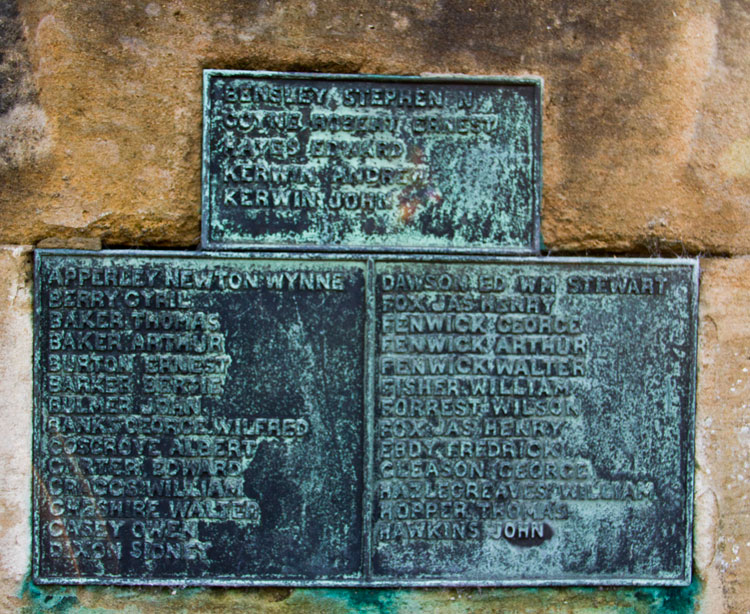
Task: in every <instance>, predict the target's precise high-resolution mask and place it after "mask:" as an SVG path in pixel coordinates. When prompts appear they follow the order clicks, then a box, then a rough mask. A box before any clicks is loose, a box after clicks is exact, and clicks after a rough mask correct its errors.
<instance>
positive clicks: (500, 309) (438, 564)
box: [33, 251, 698, 611]
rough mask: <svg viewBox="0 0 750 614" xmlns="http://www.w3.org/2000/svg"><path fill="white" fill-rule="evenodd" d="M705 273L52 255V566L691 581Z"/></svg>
mask: <svg viewBox="0 0 750 614" xmlns="http://www.w3.org/2000/svg"><path fill="white" fill-rule="evenodd" d="M697 268H698V267H697V262H695V261H692V260H671V261H670V260H656V259H652V260H636V259H631V260H628V259H621V260H606V261H605V260H593V259H569V258H559V259H554V260H552V259H539V258H513V259H510V258H506V259H503V258H491V259H490V258H486V257H479V256H463V257H461V258H457V257H448V256H441V257H436V256H406V255H401V256H398V255H394V256H385V255H377V256H371V257H366V256H357V255H349V256H333V255H321V256H312V255H303V254H297V255H294V254H281V255H277V256H268V255H263V254H247V255H242V254H208V253H206V254H197V255H196V254H178V253H169V252H161V253H159V252H151V253H137V254H136V253H132V252H131V253H128V252H125V253H122V252H120V253H117V252H98V253H81V252H79V253H75V252H65V251H61V252H57V251H39V252H37V257H36V265H35V301H36V303H35V382H34V393H35V394H34V410H35V417H34V477H35V480H34V517H33V542H34V557H33V572H34V578H35V581H36V582H38V583H93V584H106V583H122V584H172V585H194V586H200V585H236V586H251V585H274V586H277V587H293V586H296V587H305V586H308V587H311V586H328V587H334V586H336V587H341V586H361V587H393V586H433V587H435V586H439V587H445V586H500V585H510V586H516V585H525V586H544V585H570V584H581V585H600V584H603V585H607V584H609V585H625V584H636V585H643V586H649V585H654V584H660V585H686V584H689V582H690V570H691V560H692V554H691V535H692V497H693V421H694V399H695V336H696V304H697V272H698V271H697ZM650 591H651V589H646V588H644V589H643V590H642V591H641V592H638V591H631V592H630V593H628V594H630V595H635V596H636V598H637V599H641V597H642V600H646V601H647V600H649V599H651V600H654V599H657V598H661V597H658V595H662V594H663V593H653V592H650ZM52 594H53V595H54V594H56V593H52ZM195 594H196V595H202V594H204V593H195ZM206 594H208V593H206ZM253 594H255V593H253ZM274 594H275V593H274ZM506 594H508V593H502V592H501V593H497V596H498V597H502V596H504V595H506ZM528 594H532V593H528ZM545 594H550V595H552V594H553V593H545ZM574 594H576V595H583V594H586V593H574ZM608 594H610V595H615V594H618V593H616V592H613V593H608ZM664 594H666V593H664ZM670 594H671V593H670ZM678 594H682V593H674V595H678ZM66 595H67V593H66ZM258 595H261V597H258V598H259V599H261V598H262V595H263V594H262V593H258ZM388 595H390V596H391V597H392V600H391V601H389V602H388V603H387V604H386V603H385V602H384V601H383V600H384V599H385V598H386V596H388ZM425 595H429V594H425ZM425 595H419V594H417V593H408V592H398V591H388V592H384V593H374V592H367V591H365V592H351V591H350V592H338V591H332V592H330V591H329V592H311V593H307V592H295V593H294V594H293V596H290V597H289V599H288V601H289V603H290V604H292V603H297V602H298V601H299V602H300V603H301V602H302V601H304V600H305V599H309V600H312V601H311V603H313V602H314V603H316V604H318V605H319V604H320V602H321V600H325V599H332V600H333V601H332V603H333V602H338V601H341V600H342V599H343V600H344V601H346V600H352V599H355V600H356V599H359V600H360V602H361V603H360V604H359V605H360V607H362V608H367V609H369V610H372V608H375V607H378V608H381V606H382V607H388V608H391V610H392V611H401V610H399V608H402V607H403V608H404V610H403V611H408V609H407V608H408V607H416V606H414V605H413V604H414V603H416V601H418V600H419V599H428V600H429V598H428V597H426V596H425ZM654 595H657V596H654ZM337 596H338V597H337ZM248 598H250V597H248ZM60 599H61V602H60V603H63V602H65V603H67V602H68V601H70V600H69V599H68V598H67V597H66V596H64V595H63V596H61V597H60ZM477 599H479V596H478V595H477ZM66 600H67V601H66ZM295 600H296V601H295ZM337 600H338V601H337ZM367 600H374V601H372V602H371V603H365V602H366V601H367ZM678 601H679V599H677V597H674V599H673V600H672V601H670V603H674V604H677V605H674V607H675V608H677V607H678V606H679V604H678ZM409 604H412V605H409ZM318 605H316V606H315V607H318ZM332 607H333V606H332ZM341 607H342V608H343V607H354V606H353V605H352V604H351V603H350V604H349V605H348V606H347V605H346V604H342V606H341ZM618 607H619V606H618ZM649 607H650V606H649ZM670 607H672V606H670ZM292 611H293V610H292ZM312 611H314V610H312ZM331 611H335V609H334V610H331ZM342 611H343V610H342ZM373 611H376V610H373ZM634 611H648V609H647V608H646V607H645V606H644V607H643V608H642V609H641V610H634ZM667 611H668V610H667Z"/></svg>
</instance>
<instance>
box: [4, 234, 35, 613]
mask: <svg viewBox="0 0 750 614" xmlns="http://www.w3.org/2000/svg"><path fill="white" fill-rule="evenodd" d="M0 348H2V352H1V353H0V424H2V431H3V436H2V437H0V465H2V468H3V477H2V481H1V483H2V485H1V486H0V611H3V612H15V611H17V608H18V606H19V604H20V600H19V597H20V590H21V586H22V580H23V578H24V575H25V574H26V573H27V572H28V566H29V553H30V549H31V536H30V522H29V515H30V514H31V252H30V251H29V249H28V248H23V247H0Z"/></svg>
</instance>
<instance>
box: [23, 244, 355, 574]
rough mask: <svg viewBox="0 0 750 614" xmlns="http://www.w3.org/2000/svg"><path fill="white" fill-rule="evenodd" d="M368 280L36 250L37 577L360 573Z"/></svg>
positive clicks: (207, 260)
mask: <svg viewBox="0 0 750 614" xmlns="http://www.w3.org/2000/svg"><path fill="white" fill-rule="evenodd" d="M365 278H366V271H365V269H364V264H363V263H357V262H344V261H341V260H338V261H330V260H325V259H309V258H308V259H299V260H295V259H286V260H281V259H263V258H248V257H244V258H242V259H237V258H233V257H231V256H216V255H212V256H195V255H191V256H190V257H189V258H188V257H185V256H182V257H180V256H175V255H174V254H173V253H172V254H169V255H159V254H156V253H152V254H148V255H143V253H140V254H139V255H137V256H136V255H132V254H128V253H127V252H124V253H123V254H122V255H113V254H111V253H109V254H101V255H97V254H91V253H75V252H53V251H47V252H45V251H39V252H37V255H36V262H35V290H36V291H35V383H34V394H35V401H34V402H35V407H34V411H35V417H34V515H33V524H34V527H33V531H34V578H35V581H37V582H43V583H55V582H65V583H71V582H77V583H102V582H116V583H121V584H128V583H132V584H144V583H148V582H149V581H152V582H155V583H159V584H165V583H174V584H223V585H227V584H233V583H236V584H252V583H253V582H260V581H261V580H262V583H264V584H272V583H274V582H278V583H284V584H287V585H289V584H294V583H295V582H298V583H300V584H307V583H309V581H310V580H312V579H317V580H324V581H328V582H333V583H336V582H337V581H342V582H351V581H352V580H356V579H359V578H361V577H362V571H363V570H362V560H363V557H362V526H363V522H362V500H363V466H362V464H363V461H362V459H363V457H364V454H363V446H364V443H363V442H364V437H365V434H364V425H363V415H364V411H363V403H364V394H365V391H364V389H363V383H362V382H363V381H365V377H364V373H363V371H364V368H365V359H364V356H363V348H364V347H365V343H364V334H365V330H364V329H365V321H364V319H365V318H364V313H365V309H364V300H365V298H364V297H365Z"/></svg>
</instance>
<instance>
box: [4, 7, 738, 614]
mask: <svg viewBox="0 0 750 614" xmlns="http://www.w3.org/2000/svg"><path fill="white" fill-rule="evenodd" d="M749 29H750V4H748V3H747V2H746V1H743V0H714V1H709V0H705V1H704V0H695V1H690V0H662V1H660V2H648V1H643V0H621V1H620V2H611V3H609V2H580V3H571V2H562V1H560V0H551V1H548V2H540V1H538V0H530V1H528V2H504V3H500V2H490V1H488V0H463V1H460V2H459V1H456V0H413V1H406V0H386V1H383V2H354V3H344V2H337V1H335V0H291V1H289V2H281V1H274V0H244V1H240V0H218V1H217V2H212V3H209V2H199V1H198V0H174V1H165V0H155V1H153V2H151V1H149V0H129V1H127V2H126V1H124V0H123V1H119V2H105V1H103V0H76V2H66V3H64V2H59V1H56V0H6V1H5V2H3V3H2V4H0V211H1V212H2V220H3V221H2V223H1V224H0V244H2V245H3V246H2V247H1V248H0V271H1V272H2V274H1V275H0V313H1V314H2V315H1V316H0V347H2V350H3V352H2V355H1V357H0V416H2V425H3V437H2V438H0V459H1V462H2V464H3V468H4V478H3V480H2V482H0V608H1V609H2V610H3V611H8V612H14V611H26V612H43V611H49V612H63V611H64V612H120V611H122V612H167V611H170V612H171V611H199V612H212V611H216V612H220V611H221V612H262V613H266V612H268V613H293V612H294V613H296V612H306V613H307V612H321V613H322V612H326V613H328V612H331V613H338V612H341V613H343V612H368V613H370V612H372V613H383V614H385V613H387V614H396V613H399V614H401V613H404V614H405V613H412V612H443V613H445V614H459V613H461V614H468V613H469V612H472V613H474V614H480V613H481V614H484V613H487V614H489V613H490V612H492V613H495V612H524V613H535V612H571V613H583V612H587V613H588V612H597V613H604V612H608V613H610V612H611V613H614V612H623V613H624V612H638V613H646V612H654V613H656V612H692V611H696V612H697V611H700V612H705V613H710V614H713V613H722V612H726V613H735V612H744V611H748V610H750V588H748V587H749V586H750V585H749V583H748V580H750V499H748V497H749V495H748V494H747V492H748V481H750V418H748V417H746V415H747V414H748V411H750V410H749V409H748V402H747V401H746V398H747V395H748V394H750V371H748V369H750V308H749V307H750V299H749V298H748V290H750V281H747V280H748V279H750V259H748V258H747V257H746V255H748V254H750V232H747V229H748V228H750V62H748V58H749V57H750V36H748V34H747V32H748V31H749ZM209 67H211V68H243V69H269V70H297V71H326V72H351V73H356V72H361V73H387V74H421V73H466V74H508V75H538V76H541V77H543V78H544V81H545V90H544V194H543V204H542V211H543V224H542V231H543V238H544V242H545V246H546V249H547V250H549V251H550V252H551V253H558V254H559V253H575V254H581V255H583V254H589V255H591V254H595V255H599V256H607V255H662V256H671V255H700V256H702V260H701V267H702V270H703V273H702V281H701V302H700V355H699V386H698V415H697V421H696V426H697V437H696V441H697V450H696V465H697V476H696V531H695V564H694V570H695V580H694V582H693V585H692V586H690V587H688V588H684V589H656V588H638V589H619V590H618V589H601V590H597V589H575V588H571V589H543V590H530V589H503V590H473V589H472V590H469V589H464V590H418V591H417V590H415V591H408V590H396V591H394V590H286V589H267V590H199V589H190V590H176V591H175V590H166V589H153V590H151V589H149V590H137V589H114V588H81V589H61V590H41V589H38V588H37V587H34V586H33V585H31V584H30V583H29V579H28V573H29V551H30V543H29V542H30V537H29V513H30V479H31V475H30V474H31V460H30V431H31V266H30V264H31V256H30V254H31V251H30V249H31V247H32V246H34V245H38V244H39V243H40V242H43V244H44V245H47V246H70V247H76V246H83V247H92V246H93V247H95V246H98V245H99V244H102V245H104V246H106V247H123V246H129V247H180V248H191V247H194V246H196V245H197V243H198V239H199V203H200V159H201V128H200V126H201V71H202V69H203V68H209Z"/></svg>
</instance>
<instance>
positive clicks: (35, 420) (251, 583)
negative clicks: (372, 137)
mask: <svg viewBox="0 0 750 614" xmlns="http://www.w3.org/2000/svg"><path fill="white" fill-rule="evenodd" d="M45 256H85V257H90V258H96V257H117V256H126V257H127V256H130V257H144V258H188V259H215V260H229V261H231V260H279V261H282V260H284V259H287V258H288V259H290V260H322V261H325V260H330V261H333V262H335V261H341V260H354V261H359V262H362V263H363V264H365V266H366V270H367V273H368V275H367V277H366V279H365V288H366V294H365V305H364V308H365V310H366V311H367V313H366V324H365V353H366V356H365V369H364V373H365V377H366V379H367V381H366V382H365V394H364V398H365V404H366V406H365V407H364V408H363V411H364V412H365V441H364V448H365V450H364V452H365V455H366V457H367V456H369V458H365V463H364V470H363V471H364V480H365V484H364V489H363V497H364V498H365V499H367V498H368V494H369V488H368V480H369V483H370V484H371V483H372V479H373V478H372V476H371V475H368V471H371V470H372V468H371V467H370V469H369V470H368V464H370V465H371V464H372V462H373V458H374V457H373V454H372V446H373V445H374V433H372V429H370V428H369V427H368V423H369V422H368V421H369V420H370V418H371V416H370V415H369V414H368V411H372V409H370V410H368V406H369V407H370V408H372V406H373V403H372V396H371V395H372V394H373V393H374V391H373V387H374V379H375V378H374V376H373V374H372V373H371V369H372V368H373V365H372V364H370V361H371V357H370V354H372V353H373V352H372V350H371V349H370V350H368V343H369V342H368V338H369V337H370V335H371V333H372V332H373V331H374V326H375V323H374V320H373V317H372V315H373V312H374V309H375V302H374V294H373V293H372V292H371V290H372V289H373V288H372V284H374V279H373V276H372V274H371V273H372V272H373V270H374V263H375V262H376V261H383V262H410V261H417V262H420V263H429V262H436V263H439V262H444V263H453V264H478V265H479V264H490V265H491V264H508V265H516V264H536V265H539V264H543V263H549V264H562V265H565V264H568V265H570V264H574V265H575V264H581V265H589V264H590V265H605V266H607V265H608V266H618V265H636V266H637V265H642V266H643V265H645V266H650V267H655V268H656V267H665V266H666V267H670V268H671V267H674V266H684V267H689V268H691V269H692V272H691V276H690V284H689V285H688V287H687V289H688V292H689V296H688V303H689V306H690V310H689V312H688V313H686V314H685V316H686V317H687V318H689V325H690V328H691V329H692V330H691V331H690V334H689V341H690V345H691V353H690V359H691V361H692V364H691V369H690V373H689V375H690V377H689V381H690V387H689V390H688V391H687V398H688V405H687V406H686V407H685V414H686V416H685V417H686V420H687V422H686V424H685V427H686V433H687V438H686V441H685V442H684V445H685V446H686V447H687V451H688V454H687V463H686V465H687V466H686V467H685V471H686V476H685V495H686V497H685V499H686V505H687V509H686V514H685V535H684V539H685V548H684V550H683V554H684V560H683V566H682V569H681V572H682V573H681V575H680V576H679V577H674V578H666V579H656V578H644V577H636V576H634V577H630V578H625V577H619V578H615V577H597V578H592V577H578V578H576V577H569V576H568V577H551V578H544V579H541V578H525V579H524V578H514V579H509V578H505V579H503V578H499V579H497V580H495V581H492V582H490V581H487V580H470V579H465V580H456V579H450V578H448V579H440V578H423V579H416V578H401V579H398V580H397V579H395V578H393V579H387V578H386V579H383V578H373V577H372V576H371V575H370V577H369V578H368V577H367V576H368V574H369V571H370V566H371V555H370V557H369V562H368V559H367V558H366V557H367V555H366V552H370V553H371V548H370V547H369V545H368V544H367V541H366V540H367V539H368V537H367V536H368V535H369V534H370V533H371V527H368V524H371V523H370V522H369V521H368V518H367V516H366V514H368V513H370V508H369V507H368V503H367V501H366V500H365V502H364V503H365V505H364V506H363V522H364V524H365V529H366V530H365V532H364V533H365V534H364V535H363V542H364V544H363V545H364V548H363V559H364V560H363V564H362V570H363V571H362V574H361V576H360V577H352V578H351V579H344V578H342V579H305V580H302V579H278V578H277V579H274V578H262V579H261V578H250V579H242V580H240V579H236V578H226V577H225V578H221V577H214V578H184V579H170V578H155V579H136V578H122V577H117V576H113V575H102V576H101V577H96V578H92V577H85V578H81V577H78V578H75V577H70V578H57V577H44V576H42V575H40V569H39V566H40V561H41V553H40V552H39V546H40V541H41V540H40V538H39V536H38V532H39V530H40V523H39V522H38V515H37V512H38V507H39V503H40V498H39V497H38V496H37V491H38V489H39V484H38V481H37V478H36V475H35V473H34V472H33V471H32V483H31V495H32V501H31V579H32V581H33V582H34V583H36V584H39V585H61V586H63V585H64V586H67V585H76V586H84V585H89V586H101V585H114V586H163V587H183V588H186V587H226V588H232V587H234V588H241V587H248V588H251V587H291V588H391V589H400V588H403V589H408V588H436V587H437V588H457V587H467V588H511V587H517V588H524V587H526V588H543V587H594V586H602V587H618V586H619V587H630V586H658V587H669V586H683V587H684V586H689V585H690V583H691V581H692V566H693V553H694V545H693V530H694V509H695V419H696V405H697V399H696V394H697V365H698V324H699V321H698V299H699V288H700V259H699V258H611V259H605V258H594V257H559V258H558V257H555V258H549V257H545V256H525V257H511V256H506V257H488V256H487V255H469V256H466V255H462V256H459V255H455V254H453V255H444V256H437V255H430V254H421V255H411V254H389V253H378V254H365V253H352V252H349V253H344V254H331V253H310V252H304V253H299V252H294V251H291V252H290V251H287V252H286V253H283V252H281V253H278V252H277V253H269V252H257V251H256V252H213V251H197V252H190V251H171V250H134V249H123V250H100V251H89V250H76V249H51V248H38V249H35V250H34V262H33V290H34V295H33V322H32V327H33V357H32V367H33V371H32V373H33V375H32V378H33V386H32V394H33V396H32V442H31V443H32V450H31V452H32V454H31V456H32V470H33V468H34V467H35V466H36V462H37V461H38V460H39V459H40V458H41V457H42V454H41V450H40V449H39V445H40V442H39V440H38V438H37V437H36V433H37V429H40V428H41V424H40V421H41V419H42V410H41V407H40V406H39V401H40V399H41V383H40V375H41V366H40V365H39V360H38V356H39V349H40V347H39V344H40V339H39V338H40V331H39V328H38V325H37V314H38V313H39V310H40V309H41V307H42V306H41V304H40V301H41V292H40V291H39V290H40V289H39V284H40V275H39V270H40V267H41V259H42V258H43V257H45ZM368 295H369V296H368ZM368 351H369V354H368ZM369 505H370V506H371V505H372V498H371V497H370V504H369Z"/></svg>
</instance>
